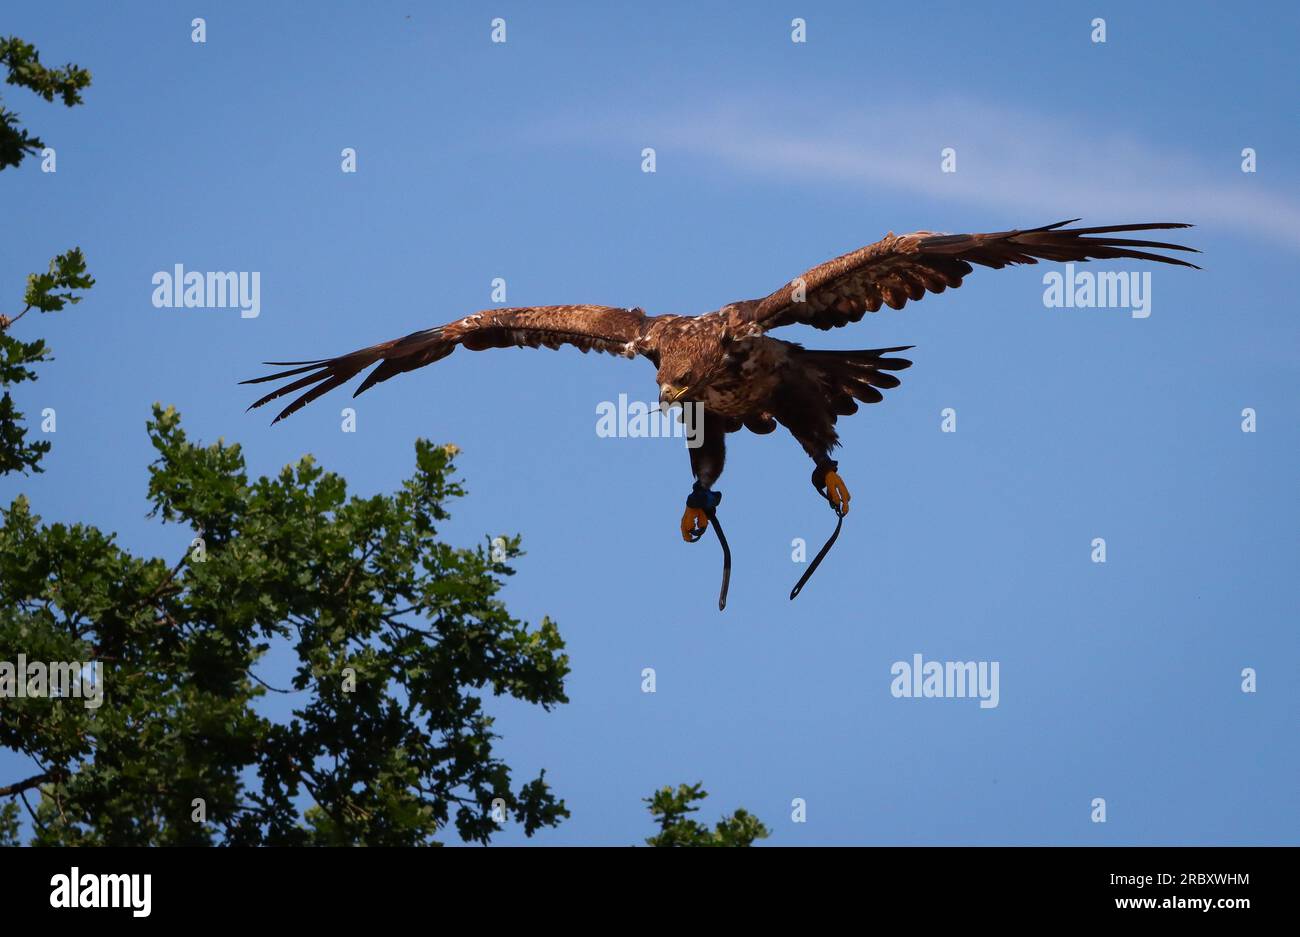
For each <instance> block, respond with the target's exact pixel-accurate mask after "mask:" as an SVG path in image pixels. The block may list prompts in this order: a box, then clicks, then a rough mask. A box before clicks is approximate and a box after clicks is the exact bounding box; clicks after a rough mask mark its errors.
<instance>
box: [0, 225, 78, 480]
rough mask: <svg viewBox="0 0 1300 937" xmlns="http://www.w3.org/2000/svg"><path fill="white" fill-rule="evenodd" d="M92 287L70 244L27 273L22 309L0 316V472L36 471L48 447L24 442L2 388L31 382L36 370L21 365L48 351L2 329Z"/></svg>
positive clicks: (19, 415)
mask: <svg viewBox="0 0 1300 937" xmlns="http://www.w3.org/2000/svg"><path fill="white" fill-rule="evenodd" d="M94 285H95V279H94V277H92V276H90V275H89V274H88V273H86V258H85V255H83V254H82V253H81V248H79V247H74V248H73V249H72V250H70V251H68V252H67V253H64V254H60V255H59V256H58V257H55V258H54V259H53V260H51V261H50V270H49V272H48V273H33V274H29V275H28V277H27V289H26V290H25V292H24V294H23V300H24V302H25V303H26V305H25V306H24V307H23V310H22V312H20V313H18V315H16V316H14V317H12V318H10V317H9V316H6V315H0V387H4V388H5V392H4V396H3V397H0V475H7V474H8V473H10V472H19V471H33V472H39V471H42V469H41V467H40V461H41V459H42V458H44V456H45V453H47V452H48V451H49V449H50V444H49V443H48V442H46V441H44V440H41V441H38V442H34V443H28V442H27V429H26V427H25V426H24V425H23V415H22V413H20V412H19V411H18V408H17V407H16V406H15V405H14V401H13V397H11V396H10V394H9V390H8V388H9V387H10V386H11V385H13V384H20V383H22V382H23V381H34V380H36V372H35V371H33V370H32V369H31V368H29V367H27V366H28V365H31V364H39V363H40V362H42V361H48V360H50V359H49V355H48V353H47V352H48V349H47V348H46V347H45V342H44V341H42V340H41V339H36V340H35V341H31V342H24V341H20V340H19V339H17V338H14V337H13V336H12V335H10V334H9V333H8V329H9V327H10V326H11V325H12V324H13V323H15V322H17V321H18V320H19V319H21V318H22V317H23V316H25V315H26V314H27V313H28V312H29V311H30V310H32V309H36V310H39V311H40V312H57V311H59V310H60V309H62V308H63V307H64V306H65V305H67V304H68V303H73V304H75V303H79V302H81V299H82V298H81V297H80V296H78V295H76V293H74V292H72V291H73V290H88V289H90V288H91V287H92V286H94ZM60 291H62V292H60Z"/></svg>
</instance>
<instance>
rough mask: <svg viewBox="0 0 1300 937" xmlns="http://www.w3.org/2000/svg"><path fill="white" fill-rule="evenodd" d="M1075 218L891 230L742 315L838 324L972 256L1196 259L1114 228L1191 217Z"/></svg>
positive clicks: (931, 284)
mask: <svg viewBox="0 0 1300 937" xmlns="http://www.w3.org/2000/svg"><path fill="white" fill-rule="evenodd" d="M1078 220H1079V219H1077V218H1075V219H1073V221H1078ZM1071 223H1072V222H1071V221H1060V222H1057V223H1056V224H1052V225H1045V226H1043V227H1041V228H1031V229H1029V230H1028V231H998V232H994V233H991V234H933V233H931V232H929V231H917V232H915V233H913V234H904V235H901V236H895V235H893V234H890V235H888V236H887V237H885V238H882V239H881V240H879V241H877V242H876V243H875V244H869V245H867V246H866V247H863V248H860V249H858V250H856V251H852V252H851V253H848V254H844V255H843V256H841V257H836V258H835V259H834V260H828V261H827V262H826V263H824V264H821V265H819V266H816V267H813V268H812V269H811V270H809V271H807V272H806V273H804V274H803V275H802V276H800V277H796V278H795V279H794V280H792V281H791V282H790V283H788V284H786V285H785V286H782V287H781V288H780V289H779V290H777V291H776V292H775V293H773V294H771V295H770V296H768V297H766V298H765V299H761V300H757V301H754V300H751V301H750V302H748V303H744V304H738V305H740V306H741V307H742V309H743V311H742V312H741V317H742V319H743V320H744V321H747V322H750V323H754V324H757V325H758V326H759V327H760V328H762V329H764V330H767V329H774V328H777V327H779V326H782V325H791V324H793V323H796V322H802V323H804V324H806V325H811V326H813V327H814V328H818V329H832V328H836V327H837V326H841V325H847V324H848V323H850V322H857V321H858V320H859V319H861V318H862V316H863V313H867V312H875V311H876V310H877V309H879V308H880V307H881V305H882V304H883V305H887V306H889V307H890V308H891V309H901V308H903V305H904V304H905V303H906V302H907V301H908V300H909V299H911V300H918V299H921V298H922V297H923V296H925V293H926V291H927V290H929V291H930V292H932V293H942V292H943V291H944V290H945V289H946V288H948V287H953V288H956V287H958V286H961V282H962V277H964V276H966V275H967V274H969V273H970V272H971V271H972V270H973V269H974V268H973V267H972V266H971V264H979V265H981V266H984V267H993V268H994V269H1001V268H1002V267H1005V266H1007V265H1008V264H1033V263H1037V262H1038V261H1039V260H1059V261H1082V260H1093V259H1097V260H1100V259H1107V260H1108V259H1112V258H1119V257H1132V258H1136V259H1139V260H1155V261H1159V262H1160V263H1166V264H1178V265H1180V266H1183V267H1196V265H1195V264H1190V263H1188V262H1187V261H1185V260H1179V259H1177V258H1175V257H1166V256H1164V255H1163V254H1154V253H1151V252H1149V251H1144V250H1136V249H1135V248H1142V247H1154V248H1158V249H1163V250H1176V251H1192V252H1193V253H1196V251H1195V249H1194V248H1191V247H1183V246H1182V245H1179V244H1167V243H1165V242H1163V241H1141V240H1133V239H1130V238H1117V237H1111V236H1110V235H1112V234H1114V233H1115V232H1122V231H1149V230H1153V229H1160V228H1189V227H1191V225H1186V224H1176V223H1173V222H1155V223H1150V224H1131V225H1107V226H1105V227H1100V228H1068V229H1065V230H1060V229H1061V228H1062V227H1063V226H1064V225H1067V224H1071ZM1086 235H1099V236H1086ZM1197 269H1199V268H1197Z"/></svg>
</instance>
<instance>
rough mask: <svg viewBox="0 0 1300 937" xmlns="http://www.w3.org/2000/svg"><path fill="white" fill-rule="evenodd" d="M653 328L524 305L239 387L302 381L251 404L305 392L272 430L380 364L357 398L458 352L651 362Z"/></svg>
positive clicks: (621, 314)
mask: <svg viewBox="0 0 1300 937" xmlns="http://www.w3.org/2000/svg"><path fill="white" fill-rule="evenodd" d="M649 321H651V320H650V319H648V318H647V317H646V315H645V313H644V312H642V311H641V310H640V309H620V308H618V307H616V306H524V307H520V308H517V309H485V310H483V311H482V312H476V313H474V314H473V315H469V316H466V317H465V318H463V319H457V320H456V321H455V322H449V323H447V324H446V325H440V326H438V327H437V328H433V329H424V330H423V331H420V332H412V333H411V334H410V335H407V336H405V337H404V338H395V339H393V340H392V341H389V342H380V343H379V344H378V345H371V346H370V347H369V348H362V349H359V350H357V351H354V352H351V353H349V354H346V355H339V357H337V358H321V359H319V360H316V361H268V362H266V363H267V364H271V365H277V366H288V367H289V368H290V370H288V371H278V372H276V373H275V374H268V375H266V376H264V377H255V378H253V379H252V380H248V381H240V383H241V384H260V383H262V382H264V381H275V380H280V379H282V378H289V377H294V376H296V375H299V374H302V375H304V376H303V377H300V378H298V380H296V381H292V382H290V383H289V384H286V385H284V386H283V387H278V388H276V389H275V390H273V391H271V393H269V394H267V395H266V396H265V397H262V398H261V399H259V400H257V401H255V402H254V403H253V405H252V406H250V407H249V408H248V409H250V410H252V409H253V407H260V406H261V405H262V404H264V403H267V402H268V401H271V400H275V399H276V398H277V397H283V396H284V395H285V394H290V393H293V392H294V391H298V390H302V389H303V388H310V389H309V390H307V391H305V392H304V393H303V394H302V395H300V396H299V397H297V398H295V399H294V401H293V402H292V403H290V404H289V405H288V406H287V407H285V408H284V409H283V410H281V411H280V413H279V415H278V416H276V418H275V419H274V420H272V421H271V422H272V423H278V422H279V421H280V420H283V419H284V418H285V417H287V416H289V415H290V414H293V413H295V412H297V411H298V410H301V409H302V408H303V407H305V406H306V405H307V404H309V403H311V402H312V401H313V400H315V399H316V398H317V397H319V396H321V394H324V393H326V392H327V391H330V390H333V389H334V388H335V387H338V386H339V385H340V384H344V383H346V382H347V381H350V380H351V379H352V378H354V377H356V376H357V374H359V373H360V372H362V371H364V370H365V369H366V368H368V367H370V366H371V365H372V364H376V363H378V364H379V367H377V368H375V369H374V370H373V371H371V372H370V374H369V375H367V376H366V379H365V380H364V381H362V382H361V385H360V386H359V387H358V388H357V389H356V391H355V392H354V393H353V394H352V396H353V397H355V396H356V395H357V394H359V393H361V392H362V391H363V390H365V389H366V388H368V387H372V386H373V385H375V384H378V383H379V382H380V381H386V380H388V379H389V378H390V377H392V376H393V375H395V374H401V373H403V372H404V371H413V370H415V369H416V368H422V367H424V366H425V365H426V364H432V363H433V362H435V361H438V360H441V359H442V358H445V357H447V356H448V355H449V354H451V353H452V352H453V351H455V350H456V346H457V345H463V346H464V347H466V348H468V349H470V350H471V351H482V350H483V349H485V348H508V347H510V346H511V345H516V346H520V347H526V348H538V347H540V346H543V345H544V346H546V347H547V348H559V347H560V346H561V345H573V346H574V347H576V348H578V349H580V350H581V351H583V352H587V351H591V350H593V349H594V350H596V351H604V352H608V353H610V354H613V355H624V356H625V357H628V358H634V357H636V355H638V354H645V355H652V354H653V350H652V349H651V348H650V347H649V346H648V344H647V343H646V342H645V340H644V339H645V330H646V324H647V323H648V322H649ZM313 385H314V386H313Z"/></svg>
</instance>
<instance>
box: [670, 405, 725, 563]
mask: <svg viewBox="0 0 1300 937" xmlns="http://www.w3.org/2000/svg"><path fill="white" fill-rule="evenodd" d="M687 406H693V407H699V406H701V404H698V403H690V404H687ZM688 425H689V424H688ZM695 431H696V434H697V435H696V436H694V437H692V436H688V437H687V439H686V447H687V450H686V451H687V452H689V453H690V456H691V474H692V475H694V476H695V484H694V485H693V486H692V487H691V493H690V495H689V496H687V498H686V511H685V512H684V513H683V514H682V524H681V528H682V539H683V540H685V541H686V542H687V543H694V542H695V541H696V540H699V539H700V537H701V536H702V535H703V534H704V531H706V530H707V529H708V527H709V515H708V511H709V510H711V509H712V508H715V507H717V505H718V502H719V501H720V500H721V499H722V493H721V492H716V491H714V490H713V483H714V482H716V481H717V480H718V476H719V475H721V474H722V466H723V463H724V462H726V460H727V434H726V432H725V428H724V426H723V423H722V421H721V420H720V419H718V418H717V417H715V416H713V415H712V414H710V413H707V412H705V413H702V414H701V418H700V420H699V423H698V424H697V426H696V428H695Z"/></svg>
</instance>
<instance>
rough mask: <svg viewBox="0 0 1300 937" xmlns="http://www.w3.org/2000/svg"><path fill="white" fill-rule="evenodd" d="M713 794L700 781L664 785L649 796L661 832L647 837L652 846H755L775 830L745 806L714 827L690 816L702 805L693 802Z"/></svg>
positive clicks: (651, 810)
mask: <svg viewBox="0 0 1300 937" xmlns="http://www.w3.org/2000/svg"><path fill="white" fill-rule="evenodd" d="M708 796H709V794H708V792H707V791H705V790H704V788H703V786H702V785H700V784H681V785H679V786H678V788H677V790H675V791H674V790H673V789H672V788H671V787H664V788H661V789H660V790H657V791H655V793H654V796H653V797H647V798H645V802H646V803H648V804H649V805H650V815H651V816H653V817H654V818H655V819H656V820H657V821H658V823H659V832H658V833H657V834H656V835H654V836H651V837H650V838H648V839H647V840H646V844H647V845H650V846H752V845H753V844H754V840H756V839H766V838H767V837H768V836H769V835H770V834H771V831H770V830H769V829H768V828H767V827H766V826H764V825H763V824H762V822H760V821H759V819H758V817H756V816H754V815H753V814H752V813H749V812H748V811H746V810H745V809H743V808H741V809H738V810H736V811H735V812H734V813H732V814H731V816H729V817H723V818H722V819H721V820H719V821H718V823H717V825H716V826H715V827H714V828H713V829H709V828H708V827H707V826H705V825H704V824H703V823H700V822H699V821H697V820H692V819H690V816H689V815H690V814H692V813H697V812H698V811H699V809H700V808H699V807H696V806H693V805H694V804H695V802H696V801H702V800H704V798H706V797H708Z"/></svg>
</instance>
